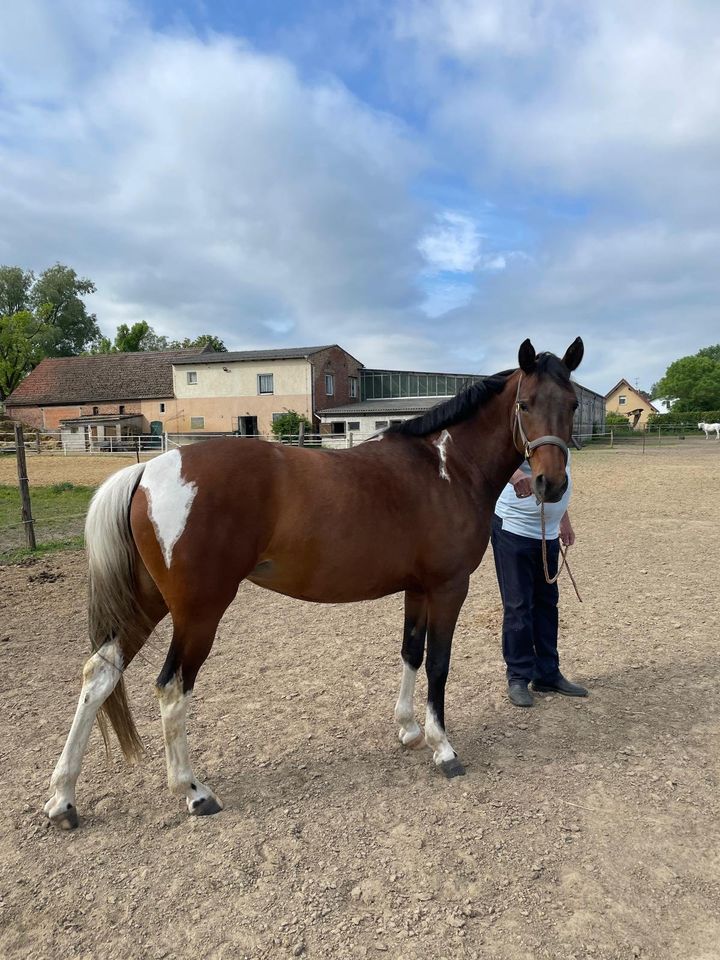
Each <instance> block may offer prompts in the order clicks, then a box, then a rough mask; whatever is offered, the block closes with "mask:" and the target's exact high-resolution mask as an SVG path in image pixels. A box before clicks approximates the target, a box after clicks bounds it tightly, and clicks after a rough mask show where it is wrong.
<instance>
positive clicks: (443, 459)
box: [433, 430, 452, 483]
mask: <svg viewBox="0 0 720 960" xmlns="http://www.w3.org/2000/svg"><path fill="white" fill-rule="evenodd" d="M448 440H452V436H451V435H450V433H449V432H448V431H447V430H443V432H442V433H441V434H440V436H439V437H438V439H437V440H434V441H433V443H434V444H435V446H436V447H437V448H438V454H439V456H440V479H441V480H447V482H448V483H450V474H449V473H448V471H447V445H448Z"/></svg>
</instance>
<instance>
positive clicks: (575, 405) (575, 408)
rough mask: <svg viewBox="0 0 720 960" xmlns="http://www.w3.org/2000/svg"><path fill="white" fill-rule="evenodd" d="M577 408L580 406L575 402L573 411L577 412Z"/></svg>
mask: <svg viewBox="0 0 720 960" xmlns="http://www.w3.org/2000/svg"><path fill="white" fill-rule="evenodd" d="M579 406H580V404H579V403H578V402H577V400H576V401H575V403H574V404H573V410H577V408H578V407H579Z"/></svg>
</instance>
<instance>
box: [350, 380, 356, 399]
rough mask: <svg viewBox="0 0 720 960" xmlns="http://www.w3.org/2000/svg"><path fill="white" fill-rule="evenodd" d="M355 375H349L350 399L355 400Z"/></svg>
mask: <svg viewBox="0 0 720 960" xmlns="http://www.w3.org/2000/svg"><path fill="white" fill-rule="evenodd" d="M357 381H358V378H357V377H350V399H351V400H357V395H358V389H357Z"/></svg>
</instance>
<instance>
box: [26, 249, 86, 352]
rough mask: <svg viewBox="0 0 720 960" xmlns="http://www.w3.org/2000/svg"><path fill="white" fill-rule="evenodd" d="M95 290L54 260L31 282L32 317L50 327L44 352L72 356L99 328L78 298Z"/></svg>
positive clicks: (30, 304)
mask: <svg viewBox="0 0 720 960" xmlns="http://www.w3.org/2000/svg"><path fill="white" fill-rule="evenodd" d="M94 292H95V284H94V283H93V282H92V280H87V279H84V278H81V277H78V275H77V274H76V273H75V271H74V270H73V269H72V268H71V267H65V266H63V265H62V264H61V263H56V264H55V266H53V267H48V269H47V270H44V271H43V272H42V273H41V274H40V276H39V277H38V278H37V280H35V281H34V283H33V284H32V287H31V289H30V291H29V294H28V304H29V307H30V309H31V311H32V312H33V314H34V315H35V317H36V318H37V319H38V320H40V321H42V322H43V323H46V324H48V325H49V326H50V327H51V328H52V331H51V336H50V341H49V343H48V345H47V348H46V351H47V352H46V355H47V356H50V357H72V356H75V355H77V354H79V353H82V352H83V350H85V349H86V348H87V347H88V346H89V345H90V344H91V343H92V342H93V341H94V340H96V339H97V337H98V336H99V335H100V330H99V328H98V325H97V318H96V317H95V314H94V313H88V310H87V307H86V306H85V304H84V303H83V301H82V299H81V298H82V297H84V296H87V294H89V293H94Z"/></svg>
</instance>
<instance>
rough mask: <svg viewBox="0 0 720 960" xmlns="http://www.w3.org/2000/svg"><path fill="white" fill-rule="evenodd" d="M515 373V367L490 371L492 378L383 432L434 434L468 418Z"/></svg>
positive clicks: (413, 434)
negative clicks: (498, 371)
mask: <svg viewBox="0 0 720 960" xmlns="http://www.w3.org/2000/svg"><path fill="white" fill-rule="evenodd" d="M514 372H515V371H514V370H503V371H502V373H496V374H493V376H491V377H483V378H482V380H477V381H476V382H475V383H472V384H470V386H469V387H466V388H465V390H461V391H460V393H458V394H457V395H456V396H454V397H450V399H449V400H443V402H442V403H438V404H436V405H435V406H434V407H431V408H430V409H429V410H428V412H427V413H423V414H421V415H420V416H419V417H413V418H412V420H403V422H402V423H392V424H391V425H390V426H389V427H388V428H387V430H385V431H383V432H384V433H403V434H405V436H410V437H424V436H426V435H427V434H428V433H435V432H436V431H437V430H443V429H444V428H445V427H451V426H453V424H455V423H460V422H461V421H462V420H467V419H469V417H471V416H472V415H473V414H474V413H475V411H476V410H477V409H478V408H479V407H483V406H485V404H486V403H487V402H488V401H489V400H490V399H491V398H492V397H494V396H496V395H497V394H498V393H500V392H501V390H502V389H503V387H504V386H505V384H506V383H507V380H508V377H509V376H510V375H511V374H512V373H514Z"/></svg>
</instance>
